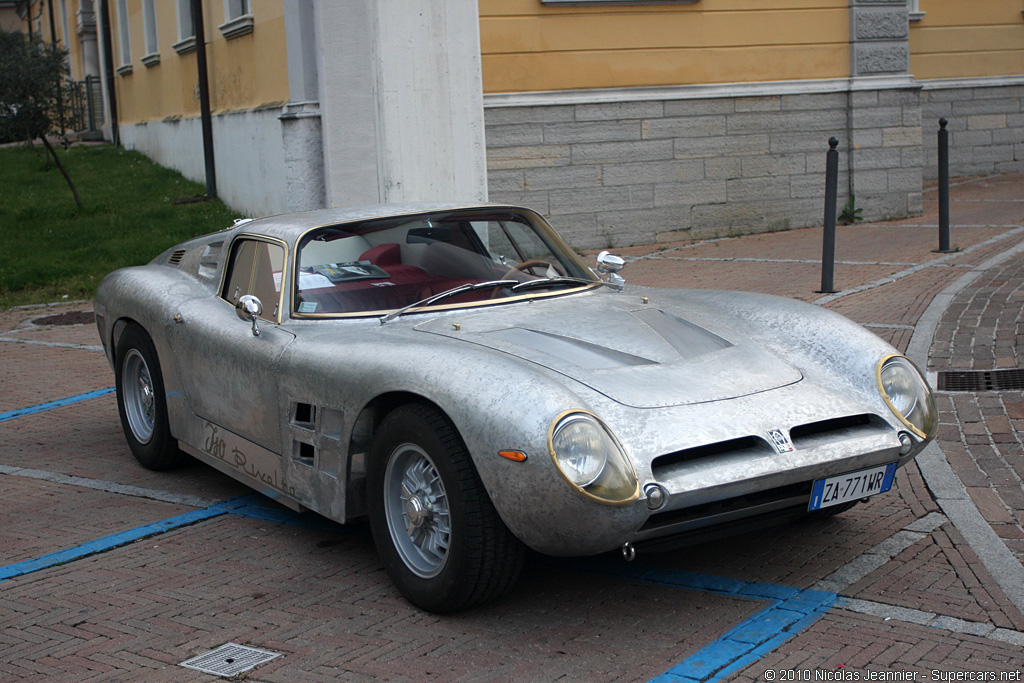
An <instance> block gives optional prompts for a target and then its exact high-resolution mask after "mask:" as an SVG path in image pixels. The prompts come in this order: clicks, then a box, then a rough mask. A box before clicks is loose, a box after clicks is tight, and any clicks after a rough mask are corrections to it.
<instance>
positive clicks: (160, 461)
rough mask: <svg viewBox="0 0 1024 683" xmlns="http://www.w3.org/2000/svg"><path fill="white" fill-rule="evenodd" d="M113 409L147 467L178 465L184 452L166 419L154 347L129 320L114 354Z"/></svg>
mask: <svg viewBox="0 0 1024 683" xmlns="http://www.w3.org/2000/svg"><path fill="white" fill-rule="evenodd" d="M114 358H115V361H114V377H115V380H114V381H115V384H116V387H117V412H118V414H119V415H120V416H121V428H122V429H123V430H124V436H125V439H127V441H128V447H129V448H131V450H132V453H133V454H134V455H135V459H136V460H138V461H139V463H141V464H142V466H143V467H145V468H147V469H150V470H170V469H174V468H176V467H180V466H182V465H183V464H185V462H186V461H187V456H186V455H185V454H184V453H182V452H181V451H180V450H178V441H177V440H176V439H175V438H174V437H172V436H171V430H170V424H169V422H168V420H167V399H166V394H165V393H164V380H163V375H161V373H160V361H159V360H158V359H157V356H156V347H154V346H153V340H152V339H150V338H149V335H148V334H146V331H145V330H143V329H142V328H141V327H139V326H138V325H136V324H134V323H132V324H129V325H128V326H127V327H126V328H125V329H124V332H122V333H121V338H120V339H118V341H117V349H116V351H115V355H114Z"/></svg>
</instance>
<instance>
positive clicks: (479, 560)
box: [367, 403, 526, 613]
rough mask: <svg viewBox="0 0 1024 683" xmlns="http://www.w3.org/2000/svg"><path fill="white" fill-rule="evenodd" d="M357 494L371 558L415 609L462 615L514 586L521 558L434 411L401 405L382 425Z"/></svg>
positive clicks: (454, 437) (457, 442)
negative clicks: (366, 519)
mask: <svg viewBox="0 0 1024 683" xmlns="http://www.w3.org/2000/svg"><path fill="white" fill-rule="evenodd" d="M367 485H368V492H367V502H368V506H369V516H370V528H371V530H372V532H373V540H374V544H375V545H376V546H377V553H378V554H379V555H380V558H381V560H382V561H383V563H384V567H385V569H386V570H387V572H388V576H390V577H391V581H392V582H393V583H394V584H395V587H397V588H398V590H399V592H401V593H402V595H404V596H405V597H406V599H408V600H409V602H411V603H413V604H414V605H416V606H417V607H420V608H421V609H424V610H427V611H428V612H436V613H446V612H456V611H459V610H464V609H468V608H470V607H474V606H476V605H480V604H483V603H485V602H488V601H490V600H494V599H496V598H498V597H500V596H501V595H504V594H505V593H506V592H508V591H509V590H510V589H511V588H512V586H513V585H514V584H515V582H516V579H518V578H519V574H520V572H521V571H522V568H523V563H524V560H525V557H526V552H525V551H526V548H525V546H523V544H522V543H521V542H520V541H519V539H517V538H516V537H515V536H514V535H513V534H512V532H511V531H509V530H508V527H506V526H505V523H504V522H502V521H501V518H500V517H499V516H498V513H497V511H496V510H495V509H494V505H493V503H491V499H490V498H489V497H488V495H487V492H486V491H485V490H484V487H483V484H482V483H481V481H480V477H479V475H478V474H477V472H476V468H475V467H474V465H473V461H472V458H471V457H470V455H469V452H468V451H467V450H466V446H465V444H463V442H462V439H461V438H460V437H459V434H458V432H457V431H456V430H455V427H454V425H452V423H451V422H450V421H449V420H448V419H447V418H446V417H445V416H444V415H443V414H441V413H440V412H438V411H437V410H436V409H434V408H432V407H430V406H427V405H423V404H418V403H413V404H407V405H405V406H402V407H400V408H397V409H396V410H394V411H393V412H392V413H390V414H389V415H388V416H387V417H385V418H384V420H383V422H381V424H380V427H379V428H378V430H377V433H376V435H375V436H374V440H373V446H372V449H371V453H370V461H369V463H368V466H367ZM410 493H411V494H412V495H409V494H410ZM403 495H404V498H403ZM410 520H413V523H412V524H410Z"/></svg>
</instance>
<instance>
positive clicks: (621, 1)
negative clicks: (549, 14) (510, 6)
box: [541, 0, 700, 7]
mask: <svg viewBox="0 0 1024 683" xmlns="http://www.w3.org/2000/svg"><path fill="white" fill-rule="evenodd" d="M697 2H700V0H541V3H543V4H544V5H546V6H548V7H569V6H573V7H605V6H609V5H693V4H696V3H697Z"/></svg>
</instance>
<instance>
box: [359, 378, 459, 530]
mask: <svg viewBox="0 0 1024 683" xmlns="http://www.w3.org/2000/svg"><path fill="white" fill-rule="evenodd" d="M410 403H420V404H423V405H426V406H429V407H431V408H433V409H434V410H436V411H437V412H438V413H440V414H441V415H443V416H444V417H445V419H447V420H448V421H449V422H450V423H452V428H453V429H454V430H455V433H456V434H458V435H459V438H460V439H463V437H462V434H461V433H460V432H459V428H458V426H457V425H456V424H455V421H454V420H452V418H451V416H450V415H449V414H448V413H447V412H446V411H445V410H444V408H442V407H441V406H440V405H438V404H437V402H435V401H432V400H430V399H429V398H427V397H426V396H423V395H422V394H418V393H416V392H412V391H388V392H385V393H383V394H380V395H378V396H375V397H373V398H372V399H370V400H369V401H368V402H367V403H366V405H364V406H363V408H362V410H360V411H359V414H358V415H357V416H356V418H355V420H354V421H353V423H352V431H351V434H350V435H349V443H348V452H349V454H350V457H349V463H348V468H349V471H348V477H347V481H348V491H347V495H346V500H349V501H352V502H351V503H350V504H349V505H348V509H347V510H346V517H348V518H349V519H352V518H354V517H361V516H363V515H365V514H366V471H367V460H368V458H369V457H370V447H371V445H372V444H373V438H374V436H375V435H376V434H377V429H378V428H379V427H380V424H381V422H383V421H384V418H386V417H387V416H388V415H389V414H391V413H392V412H394V411H395V410H397V409H398V408H401V407H402V406H405V405H408V404H410ZM463 443H465V439H463Z"/></svg>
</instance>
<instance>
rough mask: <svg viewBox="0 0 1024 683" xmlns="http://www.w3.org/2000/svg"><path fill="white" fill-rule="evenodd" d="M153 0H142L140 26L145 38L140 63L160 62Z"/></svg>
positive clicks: (148, 64)
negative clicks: (143, 51) (144, 52)
mask: <svg viewBox="0 0 1024 683" xmlns="http://www.w3.org/2000/svg"><path fill="white" fill-rule="evenodd" d="M153 3H154V0H142V28H143V32H144V33H145V38H146V54H145V55H143V57H142V63H143V64H145V65H146V66H156V65H157V64H159V63H160V46H159V45H158V44H157V42H156V7H154V6H153Z"/></svg>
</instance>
